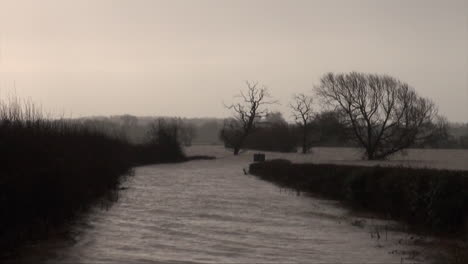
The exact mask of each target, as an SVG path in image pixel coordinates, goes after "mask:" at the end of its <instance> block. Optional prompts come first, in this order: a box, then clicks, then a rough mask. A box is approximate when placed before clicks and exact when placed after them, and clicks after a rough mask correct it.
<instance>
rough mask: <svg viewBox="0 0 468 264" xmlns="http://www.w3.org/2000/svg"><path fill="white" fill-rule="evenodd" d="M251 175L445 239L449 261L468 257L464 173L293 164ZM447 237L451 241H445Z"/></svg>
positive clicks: (260, 167) (258, 168) (253, 169)
mask: <svg viewBox="0 0 468 264" xmlns="http://www.w3.org/2000/svg"><path fill="white" fill-rule="evenodd" d="M249 170H250V173H251V174H253V175H255V176H258V177H259V178H261V179H263V180H267V181H270V182H273V183H276V184H278V185H280V186H284V187H288V188H291V189H294V190H297V191H303V192H308V193H313V194H318V195H320V196H323V197H326V198H330V199H335V200H339V201H342V202H343V203H344V204H346V205H349V206H350V207H352V208H354V209H356V210H359V211H368V212H373V213H376V214H377V215H380V216H381V217H382V218H385V219H392V220H397V221H401V222H404V223H405V224H407V225H408V226H409V227H410V228H411V230H413V231H414V232H417V233H420V234H428V235H434V236H436V237H440V238H444V239H443V240H441V241H445V242H444V245H441V246H443V247H445V248H446V251H448V252H452V251H453V252H454V253H453V252H452V253H453V254H452V255H451V256H450V258H454V259H455V258H456V259H458V260H461V261H462V262H459V261H454V262H453V263H463V261H465V260H466V259H468V256H466V254H465V253H464V252H463V250H460V248H461V249H466V241H465V240H466V237H467V234H468V232H467V231H468V213H467V212H468V171H452V170H437V169H422V168H418V169H416V168H407V167H381V166H375V167H370V166H351V165H336V164H310V163H309V164H307V163H292V162H290V161H288V160H280V159H277V160H270V161H266V162H263V163H253V164H251V165H250V167H249ZM446 238H450V239H449V240H447V239H446Z"/></svg>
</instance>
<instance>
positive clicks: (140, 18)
mask: <svg viewBox="0 0 468 264" xmlns="http://www.w3.org/2000/svg"><path fill="white" fill-rule="evenodd" d="M329 71H333V72H348V71H362V72H372V73H386V74H390V75H393V76H394V77H397V78H399V79H401V80H403V81H405V82H407V83H409V84H410V85H412V86H413V87H415V89H416V90H417V91H418V92H419V94H421V95H423V96H425V97H429V98H432V99H433V100H434V101H435V102H436V103H437V104H438V105H439V109H440V112H441V113H442V114H444V115H446V116H447V117H448V118H449V119H450V120H452V121H464V122H467V121H468V0H342V1H338V0H336V1H335V0H323V1H321V0H317V1H314V0H297V1H293V0H245V1H243V0H236V1H234V0H233V1H229V0H211V1H208V0H186V1H178V0H167V1H158V0H29V1H26V0H0V92H1V93H2V94H5V93H6V91H8V90H11V89H12V88H13V86H16V90H17V94H19V95H20V96H22V97H30V98H32V100H34V101H36V102H39V103H41V104H42V105H43V107H44V108H45V109H49V110H50V111H53V112H63V113H66V114H72V115H73V116H74V117H77V116H84V115H113V114H123V113H130V114H134V115H171V116H187V117H198V116H199V117H202V116H203V117H206V116H214V117H223V116H226V115H227V114H228V112H227V111H226V110H224V109H223V101H224V102H229V101H231V100H232V95H235V94H237V93H238V91H239V90H240V89H243V88H245V85H244V81H245V80H256V81H259V82H260V83H263V84H265V85H267V86H268V87H269V88H270V91H271V94H272V95H273V96H275V97H276V98H277V99H279V100H280V102H281V103H282V105H281V106H278V107H276V108H277V109H278V110H281V111H283V112H284V115H285V116H286V117H288V116H289V113H287V104H288V101H289V100H290V98H291V96H292V94H293V93H298V92H311V91H312V88H313V86H314V84H316V83H317V82H318V80H319V78H320V76H321V75H322V74H324V73H326V72H329Z"/></svg>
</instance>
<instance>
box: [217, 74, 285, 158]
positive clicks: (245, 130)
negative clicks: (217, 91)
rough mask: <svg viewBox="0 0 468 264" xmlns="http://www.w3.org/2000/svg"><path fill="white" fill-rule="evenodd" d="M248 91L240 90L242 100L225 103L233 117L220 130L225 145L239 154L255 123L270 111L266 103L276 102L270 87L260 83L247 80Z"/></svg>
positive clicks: (235, 153) (239, 96)
mask: <svg viewBox="0 0 468 264" xmlns="http://www.w3.org/2000/svg"><path fill="white" fill-rule="evenodd" d="M246 84H247V91H246V92H245V93H244V92H242V91H241V92H240V95H238V96H236V97H237V98H239V99H240V102H237V103H233V104H231V105H225V107H226V108H228V109H230V110H231V111H232V112H233V117H232V118H229V119H226V120H225V122H224V127H223V129H222V130H221V132H220V137H221V139H222V140H223V141H224V142H225V145H226V146H228V147H232V148H233V149H234V155H238V154H239V151H240V150H241V148H242V146H243V144H244V141H245V139H246V138H247V136H248V135H249V134H250V133H251V132H252V130H253V129H254V127H255V123H256V122H257V121H258V120H259V119H260V118H261V117H262V116H263V115H265V114H266V113H267V112H268V109H266V108H265V106H266V105H270V104H275V103H277V101H275V100H271V96H270V94H269V93H268V88H266V87H265V86H262V87H259V85H258V83H257V82H255V83H252V82H248V81H247V82H246Z"/></svg>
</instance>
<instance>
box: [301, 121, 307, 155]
mask: <svg viewBox="0 0 468 264" xmlns="http://www.w3.org/2000/svg"><path fill="white" fill-rule="evenodd" d="M305 126H306V125H304V130H303V131H302V154H306V153H307V129H306V128H305Z"/></svg>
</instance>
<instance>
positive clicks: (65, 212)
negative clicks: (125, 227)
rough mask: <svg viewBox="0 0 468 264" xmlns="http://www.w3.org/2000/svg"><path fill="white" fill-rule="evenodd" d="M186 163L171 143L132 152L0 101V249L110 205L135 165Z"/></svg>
mask: <svg viewBox="0 0 468 264" xmlns="http://www.w3.org/2000/svg"><path fill="white" fill-rule="evenodd" d="M182 160H185V157H184V154H183V152H182V150H181V148H180V146H179V145H178V142H177V140H175V139H173V138H171V135H166V137H165V138H164V139H161V140H160V141H159V142H151V143H148V144H140V145H133V144H130V143H128V142H127V141H125V140H124V139H122V138H118V137H111V136H109V135H106V134H104V133H103V132H99V131H98V130H96V129H93V128H90V127H87V126H85V125H83V124H78V123H73V122H69V121H65V120H52V119H47V118H45V117H44V116H43V115H42V114H41V112H40V111H39V110H38V108H36V107H35V106H34V105H33V104H31V103H29V102H24V101H21V100H19V99H16V98H15V99H13V100H10V101H8V102H5V101H0V189H1V193H0V247H1V248H2V250H6V249H8V248H12V247H15V246H17V245H19V244H21V243H23V242H25V241H26V240H28V239H35V238H40V237H42V236H44V235H46V234H47V233H48V231H50V230H53V229H54V228H56V227H57V226H60V225H62V224H64V223H66V222H67V221H69V220H71V219H73V217H75V216H76V215H77V214H79V213H80V212H83V211H84V210H86V209H87V208H89V207H90V206H91V205H93V204H95V203H96V202H100V201H101V202H105V201H108V200H109V198H112V197H114V198H115V197H116V195H115V194H116V191H117V190H118V186H119V184H120V182H121V181H122V180H123V179H125V176H128V175H130V173H131V169H132V167H133V166H135V165H143V164H149V163H159V162H173V161H182Z"/></svg>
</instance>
